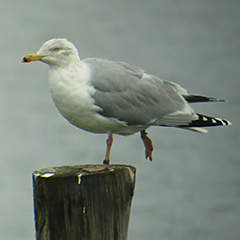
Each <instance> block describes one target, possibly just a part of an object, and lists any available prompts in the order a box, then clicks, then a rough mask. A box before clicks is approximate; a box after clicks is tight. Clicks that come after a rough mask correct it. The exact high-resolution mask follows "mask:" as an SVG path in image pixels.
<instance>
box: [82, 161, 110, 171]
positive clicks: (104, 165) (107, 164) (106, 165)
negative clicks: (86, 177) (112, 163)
mask: <svg viewBox="0 0 240 240" xmlns="http://www.w3.org/2000/svg"><path fill="white" fill-rule="evenodd" d="M106 169H109V160H104V161H103V165H102V166H95V167H89V168H83V169H82V170H83V171H86V172H100V171H103V170H106Z"/></svg>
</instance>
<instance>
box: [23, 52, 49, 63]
mask: <svg viewBox="0 0 240 240" xmlns="http://www.w3.org/2000/svg"><path fill="white" fill-rule="evenodd" d="M42 58H44V56H42V55H38V53H37V52H36V53H29V54H27V55H25V56H24V57H23V59H22V61H23V62H31V61H37V60H41V59H42Z"/></svg>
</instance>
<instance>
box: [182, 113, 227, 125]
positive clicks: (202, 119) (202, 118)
mask: <svg viewBox="0 0 240 240" xmlns="http://www.w3.org/2000/svg"><path fill="white" fill-rule="evenodd" d="M197 115H198V119H197V120H194V121H192V122H190V123H189V124H188V125H185V126H180V127H216V126H230V125H232V123H231V122H230V121H228V120H226V119H221V118H214V117H209V116H206V115H202V114H198V113H197Z"/></svg>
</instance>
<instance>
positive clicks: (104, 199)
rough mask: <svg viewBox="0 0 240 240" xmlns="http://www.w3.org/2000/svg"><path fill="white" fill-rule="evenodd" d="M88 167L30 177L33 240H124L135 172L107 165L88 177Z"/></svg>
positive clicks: (41, 172) (37, 174) (119, 166)
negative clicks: (33, 226)
mask: <svg viewBox="0 0 240 240" xmlns="http://www.w3.org/2000/svg"><path fill="white" fill-rule="evenodd" d="M86 167H92V166H90V165H84V166H83V165H81V166H80V165H78V166H63V167H54V168H49V169H42V170H40V171H35V172H34V173H33V186H34V210H35V225H36V238H37V240H127V231H128V222H129V216H130V208H131V201H132V197H133V193H134V186H135V173H136V169H135V168H134V167H132V166H126V165H110V169H109V170H105V171H101V172H95V173H89V172H85V171H82V168H86Z"/></svg>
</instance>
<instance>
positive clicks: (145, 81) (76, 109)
mask: <svg viewBox="0 0 240 240" xmlns="http://www.w3.org/2000/svg"><path fill="white" fill-rule="evenodd" d="M36 60H40V61H42V62H44V63H47V64H48V65H49V66H50V68H49V72H48V80H49V86H50V89H51V95H52V99H53V101H54V103H55V105H56V107H57V108H58V110H59V111H60V113H61V114H62V115H63V116H64V117H65V118H66V119H67V120H68V121H69V122H70V123H71V124H73V125H75V126H76V127H78V128H81V129H84V130H86V131H89V132H93V133H107V134H108V139H107V150H106V155H105V159H104V161H103V165H102V166H101V167H99V166H96V167H94V168H89V169H86V170H87V171H90V172H94V171H100V170H104V169H107V168H108V167H109V157H110V149H111V146H112V142H113V134H120V135H130V134H134V133H135V132H140V136H141V139H142V140H143V143H144V146H145V156H146V158H149V159H150V160H152V151H153V146H152V141H151V139H150V138H149V137H148V136H147V132H146V129H147V128H148V127H150V126H165V127H177V128H182V129H188V130H192V131H197V132H203V133H204V132H207V130H206V129H203V128H201V127H211V126H226V125H231V123H230V122H229V121H227V120H224V119H220V118H214V117H209V116H205V115H202V114H198V113H196V112H195V111H194V110H193V109H192V107H191V106H190V105H189V103H194V102H220V101H224V100H221V99H217V98H211V97H205V96H199V95H190V94H188V92H187V90H186V89H184V88H183V87H181V86H180V85H178V84H176V83H173V82H169V81H163V80H161V79H160V78H158V77H156V76H154V75H151V74H147V73H145V72H144V70H143V69H142V68H140V67H137V66H132V65H129V64H128V63H125V62H114V61H109V60H106V59H99V58H87V59H84V60H80V57H79V55H78V50H77V49H76V47H75V46H74V45H73V44H72V43H71V42H69V41H68V40H67V39H63V38H55V39H51V40H48V41H47V42H45V43H44V44H43V45H42V46H41V48H40V49H39V50H38V51H37V52H36V53H31V54H27V55H25V56H24V57H23V62H31V61H36Z"/></svg>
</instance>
